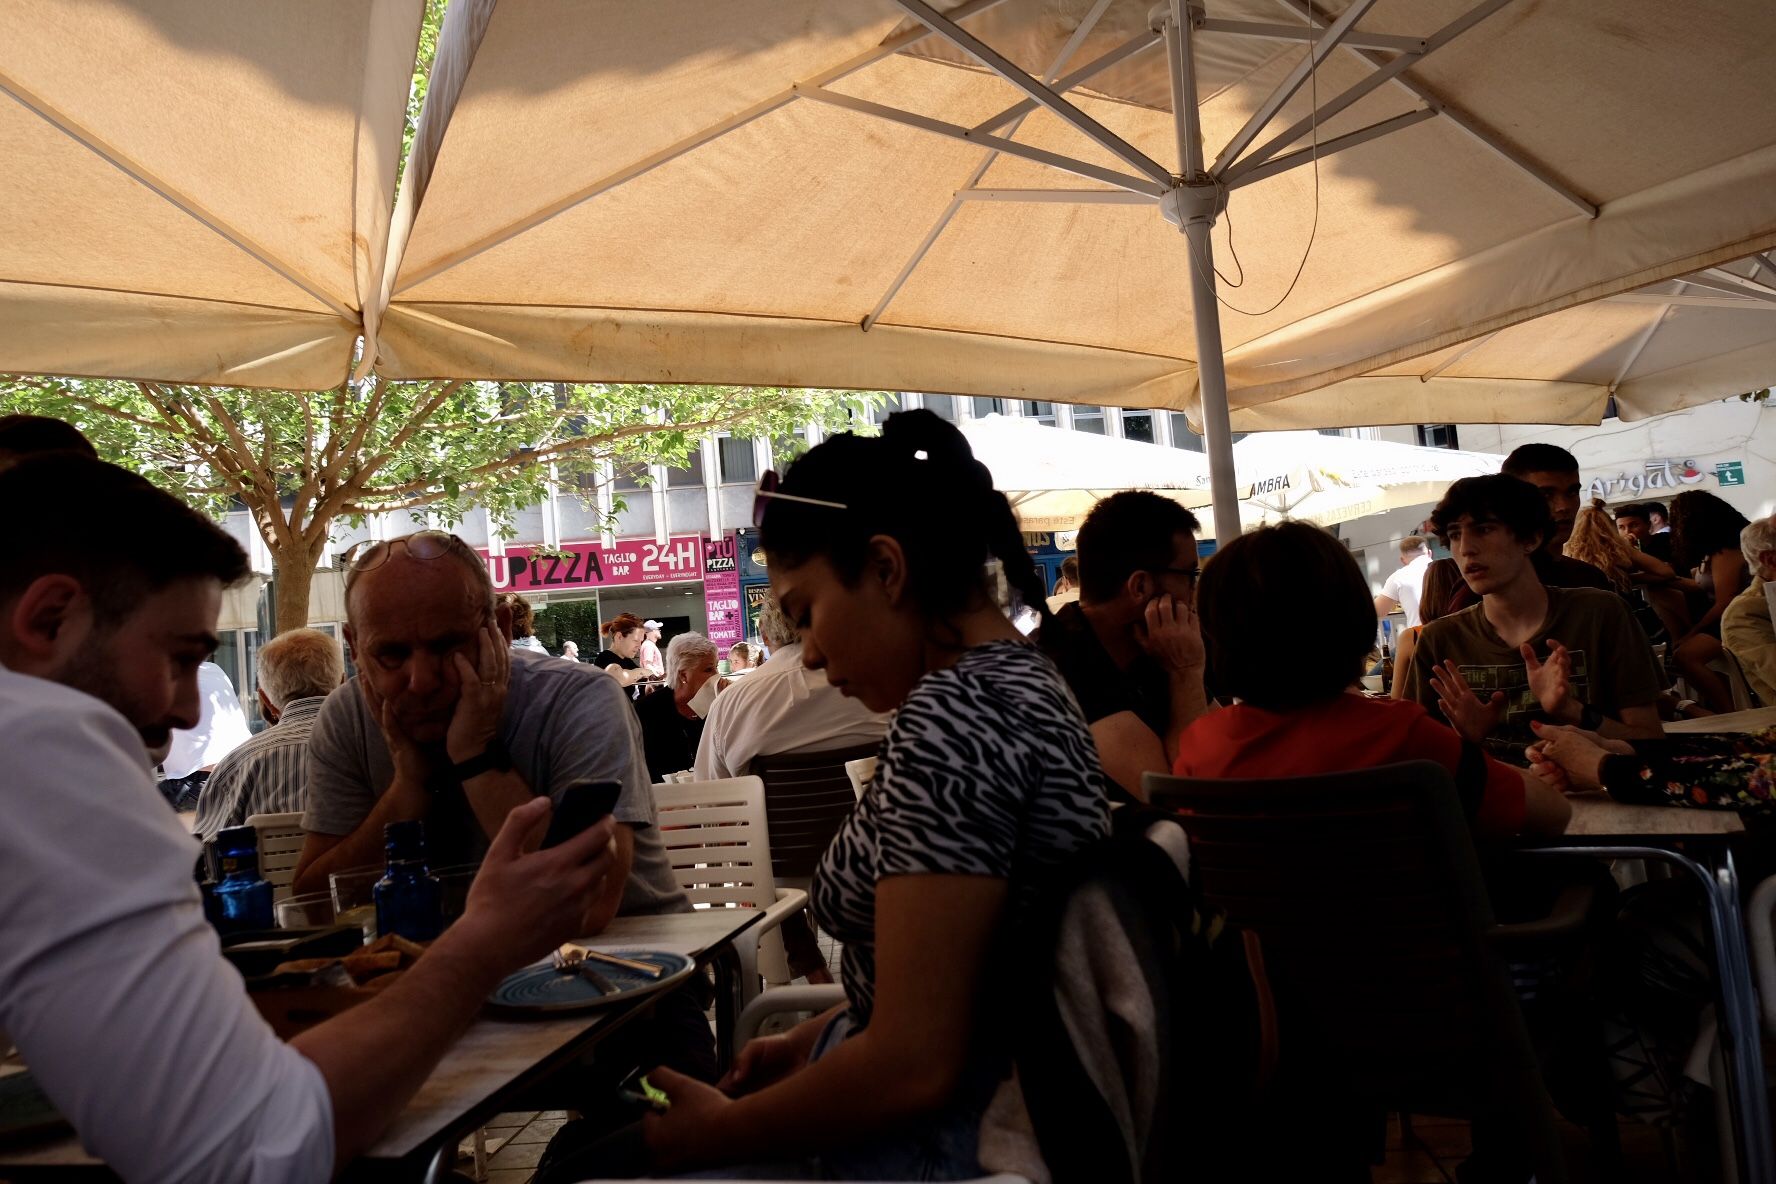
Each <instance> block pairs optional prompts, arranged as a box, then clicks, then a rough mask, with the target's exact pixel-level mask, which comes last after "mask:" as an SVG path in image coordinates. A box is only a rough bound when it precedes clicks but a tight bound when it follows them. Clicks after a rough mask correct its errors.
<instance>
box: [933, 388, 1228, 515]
mask: <svg viewBox="0 0 1776 1184" xmlns="http://www.w3.org/2000/svg"><path fill="white" fill-rule="evenodd" d="M962 434H963V435H964V436H967V437H968V444H969V447H970V448H972V449H973V450H974V456H975V459H976V460H978V461H980V462H981V463H982V464H984V465H986V466H987V469H988V471H989V472H991V473H992V474H993V488H995V489H997V490H999V491H1000V492H1001V493H1003V494H1005V496H1006V497H1007V498H1009V499H1010V501H1011V505H1012V509H1013V510H1015V511H1016V512H1017V516H1018V522H1019V523H1020V524H1021V525H1022V526H1023V528H1024V529H1025V530H1074V529H1077V528H1078V526H1079V524H1080V523H1082V522H1084V521H1085V516H1086V515H1087V514H1089V513H1091V510H1092V507H1093V506H1095V505H1097V504H1098V502H1099V501H1100V500H1102V499H1103V498H1106V497H1109V496H1110V495H1111V494H1113V493H1117V492H1119V491H1121V490H1125V489H1147V490H1152V491H1153V492H1154V493H1158V494H1161V495H1162V496H1165V497H1169V498H1171V499H1172V500H1174V501H1176V502H1178V503H1179V504H1180V505H1182V506H1184V507H1185V508H1186V509H1197V508H1199V507H1202V506H1206V505H1208V504H1209V464H1208V459H1207V458H1206V457H1204V456H1203V454H1202V453H1200V452H1190V451H1188V450H1186V449H1182V448H1166V447H1164V446H1162V445H1158V444H1143V443H1141V442H1140V441H1138V440H1119V439H1114V438H1112V437H1109V436H1095V435H1092V434H1090V433H1088V432H1069V431H1063V430H1062V429H1060V428H1053V427H1048V426H1047V425H1045V424H1040V423H1036V422H1034V421H1032V420H1027V419H1020V418H1017V417H1013V416H1003V415H989V416H987V417H985V418H984V419H976V420H971V421H969V422H968V423H965V424H963V425H962ZM1209 534H1212V531H1211V532H1209ZM1204 537H1209V535H1208V534H1205V536H1204Z"/></svg>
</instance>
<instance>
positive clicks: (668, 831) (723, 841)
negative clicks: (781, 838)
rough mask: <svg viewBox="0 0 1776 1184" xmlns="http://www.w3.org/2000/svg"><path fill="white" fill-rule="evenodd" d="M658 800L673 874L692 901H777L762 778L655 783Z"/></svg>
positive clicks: (742, 904) (749, 904)
mask: <svg viewBox="0 0 1776 1184" xmlns="http://www.w3.org/2000/svg"><path fill="white" fill-rule="evenodd" d="M654 803H655V805H656V806H658V807H659V811H660V840H661V842H663V843H664V844H665V845H666V857H667V859H668V860H669V861H670V862H671V864H672V874H673V876H674V877H675V878H676V879H677V880H678V886H679V887H680V888H682V889H684V893H685V895H686V896H688V897H690V900H691V904H692V905H694V906H698V907H709V908H753V909H763V908H769V907H770V906H771V905H772V904H773V903H774V902H775V901H776V899H777V881H776V879H775V877H773V876H772V874H771V841H770V832H769V830H768V828H767V825H766V822H765V783H764V782H763V781H761V780H759V779H758V778H757V777H731V778H728V779H727V780H725V781H683V782H678V783H676V784H672V785H656V786H654Z"/></svg>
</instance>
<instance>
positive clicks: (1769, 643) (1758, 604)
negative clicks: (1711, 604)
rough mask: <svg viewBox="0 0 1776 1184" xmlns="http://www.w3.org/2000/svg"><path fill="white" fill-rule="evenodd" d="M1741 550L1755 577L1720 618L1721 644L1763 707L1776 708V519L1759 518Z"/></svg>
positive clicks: (1743, 535)
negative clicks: (1775, 599)
mask: <svg viewBox="0 0 1776 1184" xmlns="http://www.w3.org/2000/svg"><path fill="white" fill-rule="evenodd" d="M1739 549H1740V551H1742V552H1743V553H1744V555H1745V563H1746V565H1747V566H1748V567H1750V568H1751V570H1752V571H1753V572H1754V573H1755V575H1754V576H1753V578H1752V581H1751V584H1750V586H1749V587H1747V588H1746V589H1745V591H1743V592H1741V593H1739V595H1738V596H1736V597H1734V598H1733V603H1731V604H1729V605H1728V606H1727V611H1726V612H1724V613H1722V614H1721V642H1722V644H1724V645H1725V646H1726V647H1727V652H1728V653H1730V654H1732V655H1733V657H1734V658H1735V659H1737V660H1738V662H1739V669H1740V671H1741V672H1743V673H1744V675H1745V682H1746V685H1748V686H1749V687H1750V688H1751V692H1752V694H1754V695H1756V696H1757V697H1758V698H1759V699H1760V700H1761V701H1762V702H1763V704H1764V706H1766V707H1776V625H1773V624H1772V623H1771V617H1770V597H1771V594H1772V593H1776V518H1759V519H1758V520H1757V521H1755V522H1753V523H1751V525H1749V526H1747V527H1746V528H1745V529H1744V530H1742V531H1740V532H1739Z"/></svg>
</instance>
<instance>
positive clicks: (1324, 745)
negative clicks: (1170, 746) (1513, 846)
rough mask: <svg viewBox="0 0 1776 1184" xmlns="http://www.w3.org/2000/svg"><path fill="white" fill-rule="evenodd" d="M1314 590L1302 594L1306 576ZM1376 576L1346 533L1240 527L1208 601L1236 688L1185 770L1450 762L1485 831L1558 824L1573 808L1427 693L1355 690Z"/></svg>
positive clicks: (1215, 652) (1259, 773) (1209, 722)
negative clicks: (1360, 562) (1443, 714)
mask: <svg viewBox="0 0 1776 1184" xmlns="http://www.w3.org/2000/svg"><path fill="white" fill-rule="evenodd" d="M1304 587H1306V588H1312V589H1314V595H1313V597H1312V599H1311V600H1309V601H1307V602H1305V603H1304V602H1303V601H1302V598H1301V589H1302V588H1304ZM1374 609H1375V606H1374V603H1373V601H1371V599H1370V596H1369V584H1368V581H1367V580H1366V579H1364V577H1363V572H1362V570H1361V569H1360V568H1359V567H1358V566H1357V563H1356V560H1355V559H1353V558H1352V557H1351V553H1350V551H1349V549H1348V548H1346V547H1345V546H1344V545H1343V544H1342V543H1340V542H1339V541H1338V540H1337V539H1335V538H1333V537H1332V536H1331V535H1329V534H1327V533H1326V532H1325V531H1324V530H1321V529H1320V528H1319V527H1317V526H1310V525H1308V524H1307V523H1305V522H1284V523H1281V524H1279V525H1277V526H1267V527H1262V528H1260V529H1258V530H1255V531H1252V532H1251V533H1250V534H1244V535H1241V536H1240V537H1239V538H1237V539H1234V540H1233V541H1232V542H1230V543H1228V544H1227V545H1226V546H1224V547H1222V548H1221V549H1220V550H1218V551H1217V552H1216V553H1215V554H1214V555H1213V556H1212V557H1211V558H1210V559H1209V562H1208V565H1207V567H1206V568H1205V569H1204V571H1203V577H1202V584H1201V587H1200V588H1199V589H1198V591H1197V611H1198V612H1199V613H1200V614H1201V616H1202V623H1203V633H1204V635H1205V636H1207V637H1208V638H1209V639H1210V640H1211V643H1212V644H1211V645H1210V647H1209V655H1210V657H1209V660H1210V662H1211V664H1212V666H1213V670H1212V671H1211V674H1210V677H1211V678H1212V679H1213V680H1214V682H1215V685H1216V686H1218V687H1224V688H1226V690H1227V692H1228V693H1229V694H1231V695H1233V696H1234V699H1235V702H1234V705H1233V706H1232V707H1229V708H1227V709H1225V710H1222V711H1212V712H1210V713H1209V714H1207V715H1205V716H1203V717H1202V718H1201V719H1199V720H1197V721H1196V722H1195V723H1194V724H1192V725H1191V726H1190V728H1189V730H1188V731H1186V732H1185V733H1184V744H1183V751H1182V753H1181V754H1180V755H1179V757H1178V761H1177V764H1176V765H1175V766H1174V769H1173V771H1174V772H1175V773H1177V774H1178V776H1180V777H1210V778H1223V777H1302V776H1307V775H1310V774H1314V773H1338V772H1346V771H1348V770H1352V769H1366V768H1370V767H1373V766H1375V765H1386V764H1392V763H1394V762H1397V761H1410V760H1429V761H1435V762H1436V763H1437V764H1440V765H1442V766H1443V767H1444V768H1445V769H1447V770H1448V771H1449V774H1450V776H1451V777H1452V778H1453V779H1454V780H1455V785H1456V789H1457V791H1458V792H1459V793H1460V795H1461V802H1462V807H1463V809H1464V811H1465V812H1466V814H1467V816H1468V820H1469V822H1470V823H1471V824H1472V826H1473V828H1474V833H1475V834H1476V835H1485V836H1494V837H1497V836H1506V835H1517V834H1543V835H1547V834H1559V833H1560V832H1561V831H1562V830H1564V829H1565V827H1566V820H1567V818H1568V817H1569V816H1570V815H1571V813H1572V809H1571V807H1570V806H1569V805H1568V804H1567V801H1566V799H1565V798H1564V797H1562V796H1561V795H1560V793H1559V791H1558V790H1556V789H1554V788H1553V787H1552V786H1550V785H1547V784H1545V783H1544V782H1542V781H1541V780H1540V779H1539V778H1537V777H1535V776H1533V775H1532V774H1530V773H1528V772H1526V771H1524V770H1521V769H1513V768H1511V767H1510V766H1508V765H1504V764H1500V763H1499V762H1498V761H1496V760H1493V759H1492V758H1491V757H1489V756H1486V755H1485V754H1484V753H1483V752H1481V750H1480V747H1479V745H1478V744H1477V743H1476V742H1474V741H1472V740H1465V739H1463V738H1462V737H1460V736H1457V735H1456V734H1455V733H1454V732H1453V731H1451V730H1450V729H1449V728H1448V727H1447V726H1445V725H1443V724H1441V723H1438V722H1437V721H1435V720H1433V719H1431V717H1430V716H1429V715H1427V714H1426V713H1425V710H1424V708H1422V707H1420V706H1419V705H1418V704H1416V703H1409V702H1402V701H1400V700H1395V699H1371V698H1369V697H1368V696H1366V695H1363V694H1361V693H1360V692H1358V691H1356V690H1354V689H1353V688H1354V686H1355V684H1356V682H1357V679H1358V677H1359V676H1360V675H1361V674H1362V673H1363V660H1364V658H1365V656H1366V655H1367V654H1368V652H1369V646H1370V645H1371V644H1372V642H1373V640H1374V637H1375V611H1374Z"/></svg>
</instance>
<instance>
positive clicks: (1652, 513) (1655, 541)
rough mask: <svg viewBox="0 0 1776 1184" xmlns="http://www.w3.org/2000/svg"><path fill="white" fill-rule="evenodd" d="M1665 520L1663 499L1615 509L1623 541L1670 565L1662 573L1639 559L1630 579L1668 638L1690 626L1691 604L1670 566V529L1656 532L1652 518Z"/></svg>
mask: <svg viewBox="0 0 1776 1184" xmlns="http://www.w3.org/2000/svg"><path fill="white" fill-rule="evenodd" d="M1655 517H1657V518H1658V520H1659V521H1660V522H1663V521H1664V520H1665V506H1664V504H1663V503H1662V502H1632V503H1630V504H1628V505H1626V506H1623V507H1621V508H1620V509H1618V510H1617V511H1616V531H1617V533H1618V534H1620V535H1621V536H1622V541H1623V542H1624V543H1626V544H1627V545H1628V546H1629V547H1630V548H1632V549H1633V550H1634V551H1636V552H1637V553H1639V554H1641V555H1645V556H1648V557H1650V558H1651V559H1653V560H1656V561H1657V562H1658V563H1661V564H1664V566H1665V568H1667V569H1670V570H1671V572H1672V575H1671V576H1669V577H1667V576H1661V575H1658V574H1657V573H1658V572H1659V570H1660V569H1659V568H1657V567H1651V566H1646V567H1643V566H1642V565H1640V564H1639V563H1638V562H1637V563H1636V564H1635V570H1634V571H1632V572H1630V573H1629V577H1628V578H1629V579H1630V580H1632V581H1633V582H1634V586H1635V587H1637V588H1639V589H1640V594H1641V596H1643V597H1644V598H1645V599H1646V602H1647V605H1648V607H1650V608H1651V609H1652V610H1653V613H1654V614H1655V615H1656V616H1657V617H1658V618H1659V624H1660V625H1661V626H1663V628H1664V630H1665V633H1666V637H1667V639H1670V640H1675V639H1676V638H1679V637H1682V636H1683V635H1684V634H1685V633H1688V632H1689V630H1690V606H1689V603H1688V601H1687V600H1686V599H1685V598H1684V591H1683V588H1682V587H1681V581H1680V580H1679V579H1677V578H1676V576H1677V571H1676V569H1675V568H1672V567H1671V531H1670V530H1669V529H1667V530H1665V531H1664V532H1663V533H1655V532H1654V530H1653V526H1652V522H1653V519H1654V518H1655Z"/></svg>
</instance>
